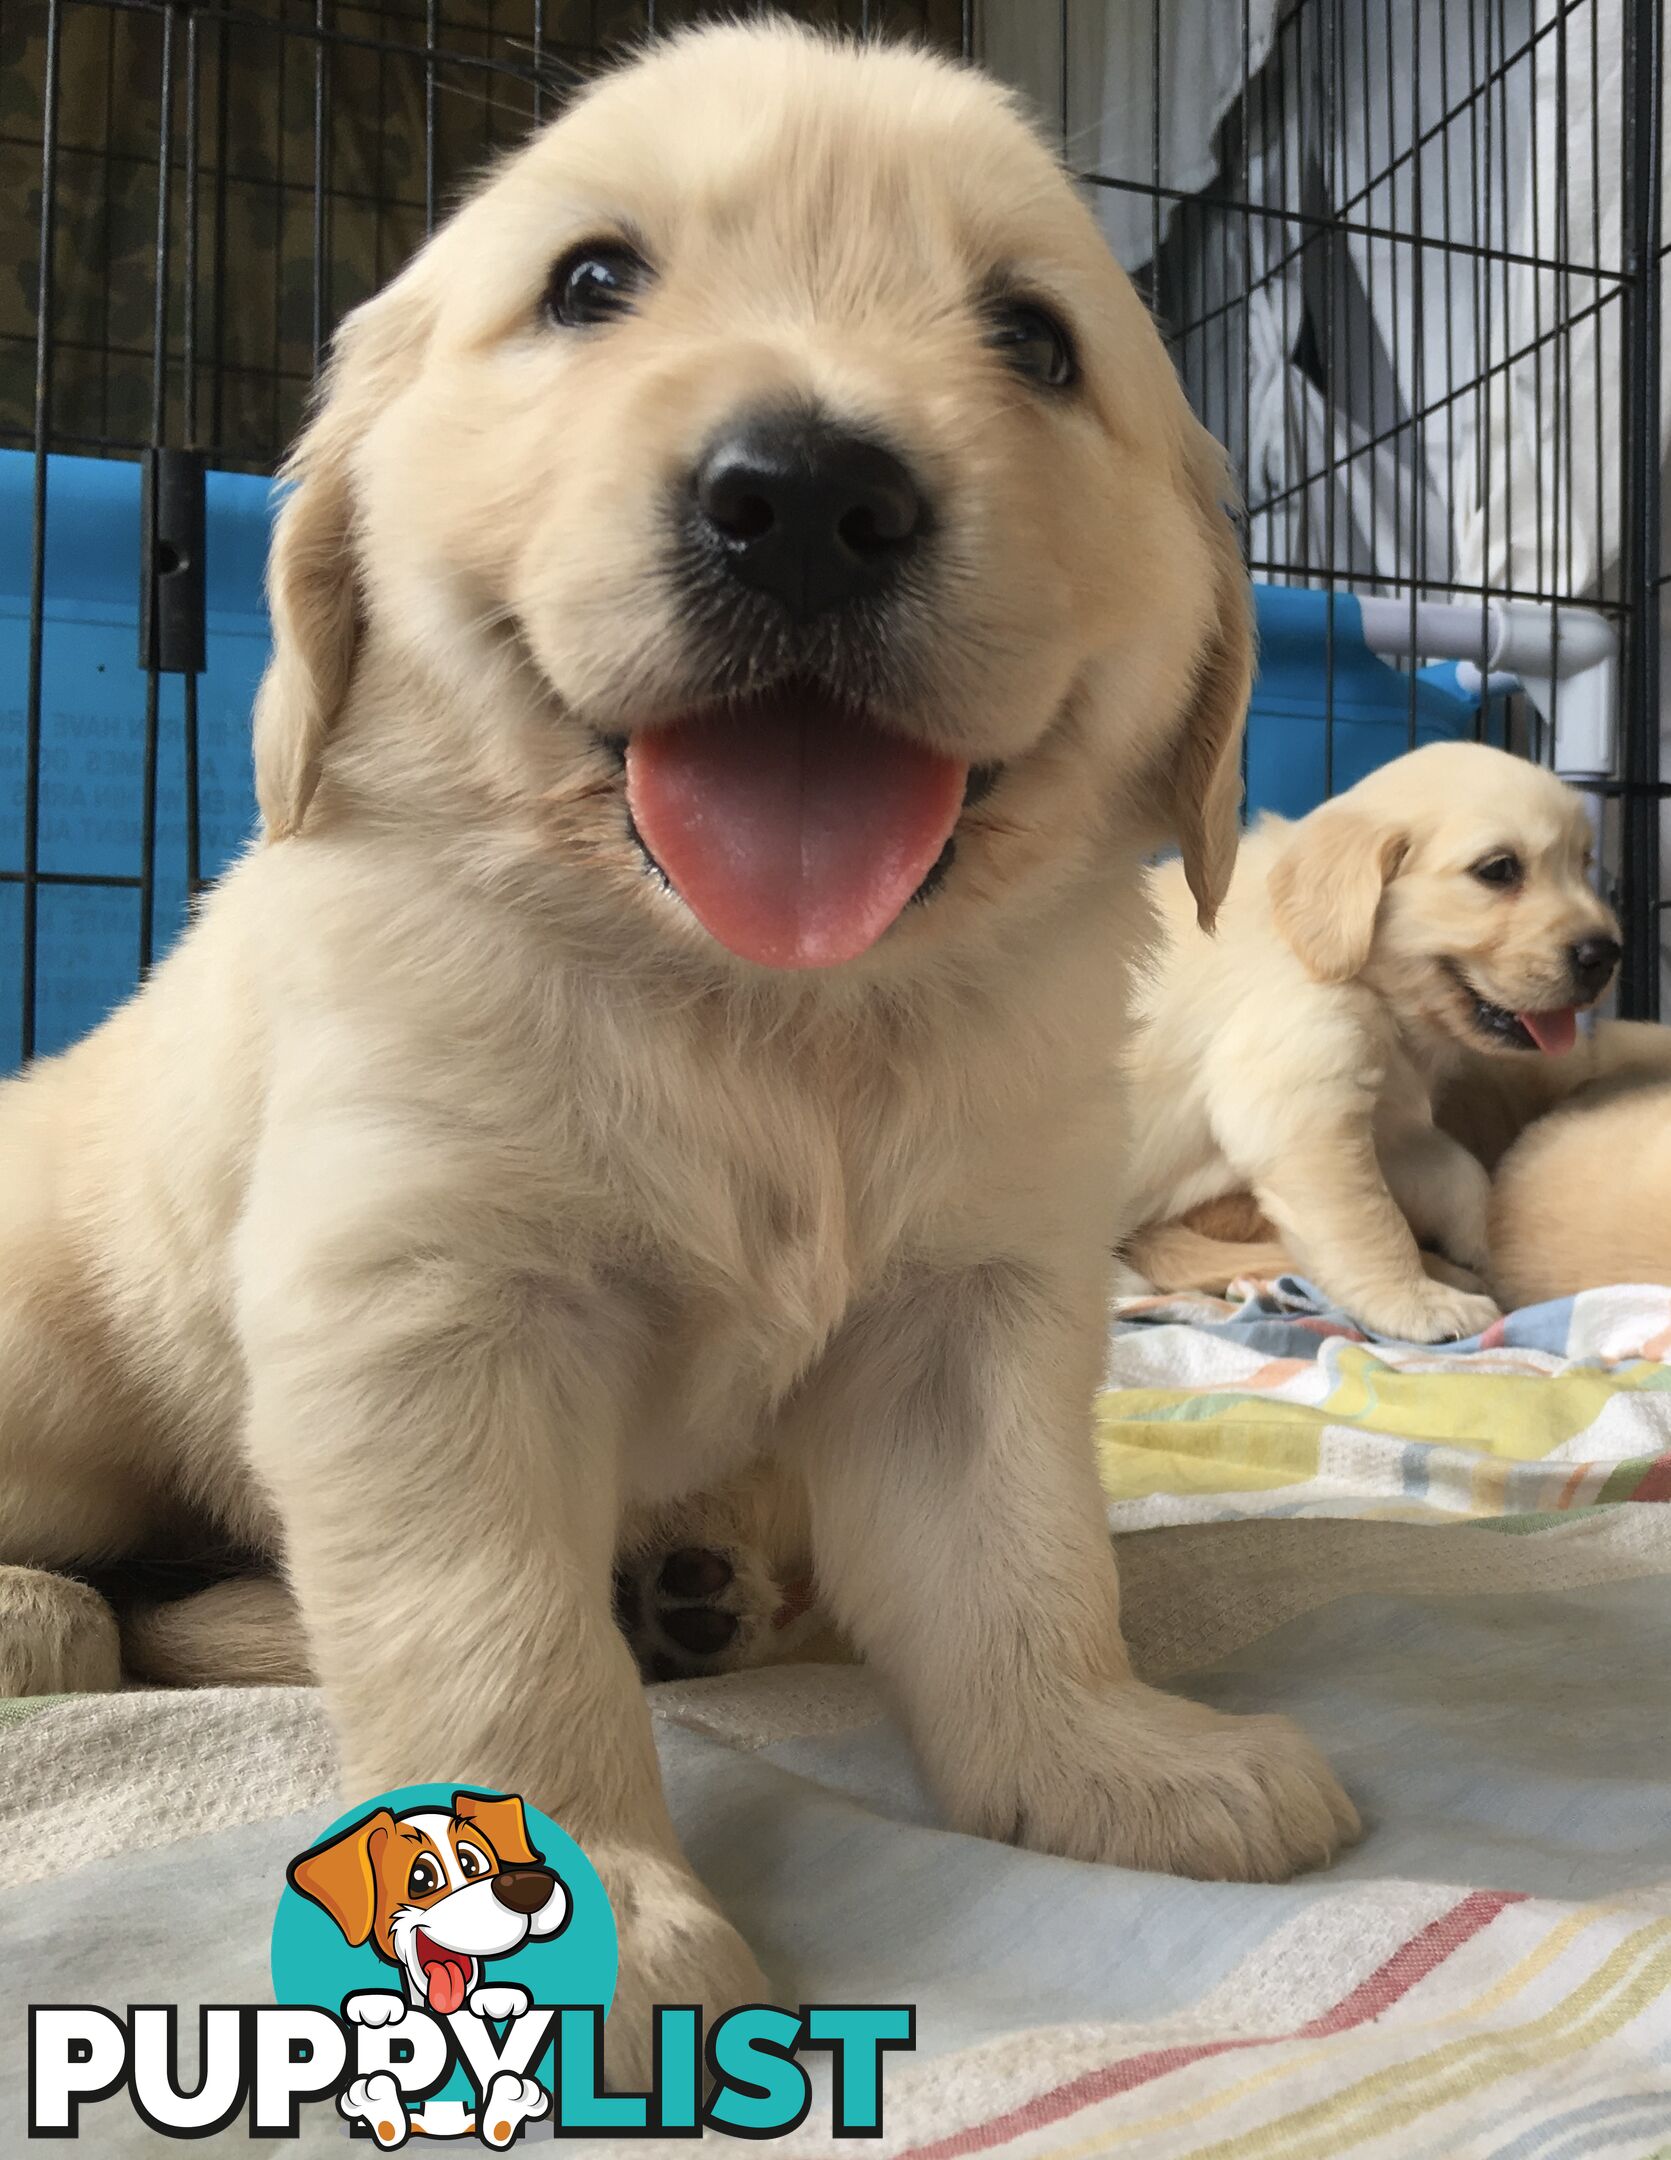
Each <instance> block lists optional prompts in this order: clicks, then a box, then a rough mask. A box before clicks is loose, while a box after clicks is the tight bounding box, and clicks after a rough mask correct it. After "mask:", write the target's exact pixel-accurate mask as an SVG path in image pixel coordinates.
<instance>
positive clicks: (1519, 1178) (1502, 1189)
mask: <svg viewBox="0 0 1671 2160" xmlns="http://www.w3.org/2000/svg"><path fill="white" fill-rule="evenodd" d="M1656 1032H1658V1033H1668V1034H1671V1031H1667V1030H1656ZM1491 1272H1492V1280H1493V1281H1494V1282H1495V1283H1496V1285H1497V1289H1498V1294H1499V1295H1500V1296H1501V1297H1502V1298H1504V1299H1505V1300H1506V1301H1508V1300H1512V1302H1513V1303H1514V1304H1516V1305H1536V1304H1540V1303H1541V1302H1542V1301H1543V1300H1544V1299H1546V1298H1559V1297H1571V1296H1572V1295H1573V1294H1574V1293H1575V1292H1577V1291H1579V1290H1599V1289H1602V1288H1605V1286H1606V1285H1607V1284H1609V1283H1671V1085H1668V1084H1667V1083H1666V1081H1665V1080H1664V1079H1661V1080H1659V1081H1657V1082H1649V1081H1644V1080H1643V1079H1642V1078H1640V1077H1639V1076H1626V1077H1625V1078H1622V1079H1619V1080H1616V1081H1614V1082H1612V1083H1604V1084H1601V1085H1598V1086H1597V1087H1595V1088H1592V1089H1586V1090H1585V1092H1584V1093H1583V1094H1581V1095H1578V1096H1576V1097H1575V1098H1574V1099H1573V1101H1571V1102H1570V1103H1567V1104H1565V1105H1564V1106H1563V1107H1562V1108H1561V1109H1560V1110H1557V1111H1555V1112H1553V1113H1552V1114H1551V1115H1550V1116H1548V1117H1545V1118H1540V1119H1539V1120H1538V1121H1537V1123H1536V1124H1534V1125H1532V1126H1530V1127H1529V1128H1528V1130H1527V1131H1526V1132H1525V1133H1524V1134H1523V1136H1522V1137H1521V1139H1520V1140H1519V1141H1517V1142H1516V1144H1515V1145H1514V1146H1513V1147H1512V1148H1510V1150H1509V1151H1508V1153H1507V1154H1506V1155H1505V1156H1504V1158H1503V1160H1502V1162H1501V1163H1500V1164H1499V1166H1498V1169H1497V1174H1496V1176H1495V1177H1494V1178H1493V1180H1492V1185H1491Z"/></svg>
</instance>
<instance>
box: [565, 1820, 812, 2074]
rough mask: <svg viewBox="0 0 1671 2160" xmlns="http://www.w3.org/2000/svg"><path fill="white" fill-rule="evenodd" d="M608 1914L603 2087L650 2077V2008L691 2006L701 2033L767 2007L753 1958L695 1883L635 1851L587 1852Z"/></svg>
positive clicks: (767, 1995) (762, 1981) (685, 1874)
mask: <svg viewBox="0 0 1671 2160" xmlns="http://www.w3.org/2000/svg"><path fill="white" fill-rule="evenodd" d="M591 1857H592V1860H593V1862H594V1864H595V1865H596V1866H597V1868H598V1872H599V1874H600V1875H602V1877H603V1879H604V1887H605V1889H607V1891H608V1892H609V1898H610V1903H611V1904H612V1905H613V1907H614V1909H615V1919H616V1925H617V1928H618V1930H619V1934H620V1956H621V1962H620V1966H619V1969H618V1971H617V1974H616V1980H615V2000H614V2003H613V2004H612V2006H611V2008H610V2012H609V2016H608V2019H607V2021H606V2022H605V2025H604V2029H603V2051H604V2070H605V2075H606V2077H607V2079H608V2082H609V2084H610V2085H611V2086H612V2087H614V2088H616V2089H618V2090H624V2091H627V2092H642V2091H644V2090H645V2089H646V2086H647V2083H648V2080H649V2078H650V2076H651V2073H652V2068H653V2064H652V2052H651V2032H652V2018H651V2013H652V2011H653V2010H654V2008H655V2006H656V2004H657V2003H699V2004H700V2005H701V2006H702V2023H703V2027H704V2029H705V2030H706V2029H708V2028H710V2027H711V2026H712V2025H713V2024H714V2022H715V2020H716V2019H718V2018H719V2017H721V2016H723V2015H724V2013H725V2012H726V2011H727V2010H734V2009H735V2008H736V2007H737V2005H738V2004H739V2003H756V2002H769V2001H770V2000H771V1996H770V1993H769V1991H768V1989H767V1985H766V1979H765V1975H764V1974H763V1973H762V1972H761V1970H760V1967H759V1966H758V1965H757V1964H756V1963H755V1961H754V1953H753V1952H752V1951H751V1950H750V1949H749V1946H748V1944H747V1943H746V1942H744V1940H743V1938H742V1937H741V1936H740V1935H739V1934H738V1933H737V1930H736V1929H735V1928H734V1927H733V1926H732V1925H731V1923H730V1921H729V1920H727V1919H726V1918H725V1916H724V1914H723V1913H722V1912H721V1911H720V1910H719V1907H718V1906H717V1905H715V1903H714V1902H713V1900H712V1898H710V1897H709V1895H708V1893H707V1892H706V1891H705V1890H704V1889H703V1888H702V1886H701V1884H700V1883H699V1882H697V1880H696V1878H695V1877H694V1876H693V1875H691V1874H689V1873H688V1872H687V1871H686V1870H684V1869H683V1868H681V1867H679V1866H677V1865H676V1864H674V1863H672V1862H669V1861H665V1860H661V1859H657V1858H651V1857H647V1856H646V1855H645V1854H643V1853H639V1852H635V1853H631V1854H624V1855H622V1856H621V1857H620V1858H619V1860H616V1859H614V1858H612V1856H610V1855H609V1854H607V1853H605V1854H603V1855H601V1856H600V1854H599V1853H598V1852H597V1851H595V1850H594V1851H593V1852H592V1855H591Z"/></svg>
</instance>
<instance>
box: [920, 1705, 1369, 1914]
mask: <svg viewBox="0 0 1671 2160" xmlns="http://www.w3.org/2000/svg"><path fill="white" fill-rule="evenodd" d="M993 1768H994V1771H995V1772H996V1776H995V1780H994V1784H993V1787H992V1789H991V1791H990V1793H989V1794H988V1795H986V1796H985V1799H984V1804H982V1805H980V1806H979V1807H978V1808H977V1809H976V1811H975V1813H976V1815H977V1818H978V1819H977V1820H975V1821H973V1822H968V1821H964V1822H960V1824H959V1827H960V1828H962V1827H969V1828H976V1829H980V1830H982V1831H983V1832H984V1833H985V1834H986V1835H989V1836H998V1837H1002V1838H1005V1839H1007V1840H1008V1841H1009V1842H1011V1843H1014V1844H1020V1845H1026V1846H1029V1847H1031V1848H1032V1849H1033V1850H1035V1851H1038V1852H1049V1853H1057V1854H1060V1855H1061V1856H1062V1857H1064V1858H1066V1859H1071V1860H1099V1861H1103V1862H1106V1863H1109V1864H1112V1865H1114V1866H1117V1867H1131V1868H1142V1869H1145V1870H1147V1871H1149V1872H1152V1873H1155V1874H1163V1875H1188V1876H1194V1877H1196V1878H1197V1879H1199V1880H1201V1881H1204V1882H1286V1881H1287V1880H1288V1878H1289V1877H1290V1876H1292V1875H1297V1874H1299V1873H1300V1872H1301V1871H1302V1870H1304V1869H1306V1868H1313V1867H1321V1866H1323V1865H1324V1864H1325V1863H1326V1862H1328V1861H1330V1860H1332V1859H1333V1858H1334V1857H1335V1855H1336V1854H1337V1853H1338V1852H1340V1850H1341V1849H1342V1848H1343V1847H1344V1846H1346V1845H1349V1844H1351V1843H1352V1842H1353V1841H1354V1840H1355V1839H1356V1838H1357V1837H1358V1835H1359V1832H1360V1824H1359V1821H1358V1812H1357V1809H1356V1808H1355V1807H1354V1806H1353V1805H1352V1803H1351V1801H1350V1800H1349V1799H1348V1798H1347V1797H1346V1795H1345V1793H1344V1792H1343V1791H1342V1790H1341V1788H1340V1786H1339V1784H1338V1783H1337V1781H1336V1779H1335V1776H1334V1773H1333V1772H1332V1771H1331V1770H1330V1768H1329V1766H1328V1764H1327V1763H1326V1762H1325V1761H1324V1760H1323V1758H1322V1756H1321V1755H1319V1754H1318V1752H1317V1750H1316V1749H1315V1748H1314V1747H1313V1746H1312V1744H1311V1742H1310V1741H1309V1740H1308V1739H1307V1738H1306V1737H1305V1735H1304V1734H1303V1733H1302V1732H1301V1731H1300V1730H1299V1728H1298V1727H1297V1726H1295V1725H1291V1724H1290V1723H1289V1722H1288V1720H1287V1719H1286V1718H1280V1717H1227V1716H1225V1715H1224V1714H1223V1713H1222V1712H1220V1711H1217V1710H1209V1709H1207V1708H1206V1707H1205V1706H1204V1705H1203V1704H1201V1703H1195V1702H1190V1701H1187V1700H1186V1699H1185V1698H1183V1697H1182V1696H1176V1695H1165V1694H1162V1693H1161V1692H1160V1691H1159V1690H1158V1689H1156V1688H1149V1687H1144V1686H1142V1685H1141V1684H1140V1683H1139V1682H1137V1681H1129V1682H1126V1683H1124V1684H1123V1685H1118V1686H1112V1687H1109V1688H1108V1689H1107V1690H1105V1691H1101V1692H1098V1693H1096V1694H1094V1695H1082V1696H1078V1697H1076V1698H1075V1700H1074V1703H1073V1705H1072V1706H1071V1707H1070V1708H1069V1710H1068V1712H1067V1714H1066V1716H1065V1717H1064V1718H1063V1719H1062V1720H1061V1721H1060V1723H1059V1724H1058V1725H1057V1726H1056V1727H1055V1729H1054V1730H1053V1731H1046V1732H1045V1733H1043V1734H1041V1735H1040V1736H1039V1737H1038V1739H1036V1740H1035V1741H1033V1742H1032V1743H1030V1744H1028V1745H1025V1746H1023V1747H1022V1748H1021V1749H1020V1750H1018V1751H1016V1756H1015V1758H1014V1759H1012V1761H1011V1763H1010V1764H1009V1765H1008V1766H1007V1767H1003V1768H1000V1767H999V1766H998V1765H997V1764H996V1763H995V1764H994V1765H993ZM963 1812H965V1813H966V1812H967V1811H963Z"/></svg>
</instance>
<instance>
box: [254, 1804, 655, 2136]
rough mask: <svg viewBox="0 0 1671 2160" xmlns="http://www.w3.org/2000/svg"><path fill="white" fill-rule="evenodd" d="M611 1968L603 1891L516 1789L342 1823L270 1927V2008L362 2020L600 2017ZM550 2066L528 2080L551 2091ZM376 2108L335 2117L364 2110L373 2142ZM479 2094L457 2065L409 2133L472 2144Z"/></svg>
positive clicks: (303, 1858) (291, 1886)
mask: <svg viewBox="0 0 1671 2160" xmlns="http://www.w3.org/2000/svg"><path fill="white" fill-rule="evenodd" d="M616 1963H617V1945H616V1935H615V1916H614V1913H613V1912H612V1911H611V1910H610V1904H609V1898H608V1895H607V1894H606V1892H605V1890H604V1887H603V1884H602V1883H601V1882H600V1881H599V1879H598V1874H597V1871H596V1869H595V1868H594V1867H593V1866H592V1864H591V1862H590V1861H589V1860H588V1859H587V1857H586V1855H585V1854H584V1853H583V1852H582V1851H581V1849H580V1847H579V1846H578V1845H577V1844H576V1843H575V1841H574V1839H573V1838H571V1837H570V1836H569V1834H568V1832H567V1831H566V1830H564V1829H562V1828H561V1827H560V1826H559V1825H558V1824H557V1823H555V1822H553V1821H552V1820H551V1818H550V1816H548V1815H544V1814H542V1813H541V1812H540V1811H539V1809H537V1808H533V1807H529V1806H528V1805H527V1804H526V1803H525V1802H524V1801H523V1800H522V1799H521V1798H520V1797H519V1796H518V1795H516V1794H514V1793H501V1792H494V1791H489V1790H481V1789H476V1788H470V1789H466V1788H463V1787H459V1786H454V1785H407V1786H402V1787H401V1788H400V1789H399V1790H398V1791H396V1792H388V1793H384V1794H382V1795H380V1796H379V1797H378V1798H377V1799H375V1800H371V1801H366V1802H364V1803H362V1804H361V1805H360V1806H358V1807H354V1808H350V1809H349V1810H348V1811H347V1812H346V1813H345V1814H343V1815H339V1816H338V1817H337V1819H336V1821H335V1822H333V1823H332V1824H331V1825H330V1827H329V1829H328V1830H326V1831H325V1832H324V1834H323V1835H322V1836H321V1837H319V1838H317V1839H316V1840H315V1841H314V1843H313V1844H312V1845H310V1846H309V1847H308V1848H307V1850H306V1851H305V1852H302V1853H298V1854H297V1855H296V1857H295V1858H294V1859H293V1860H292V1861H291V1862H290V1865H289V1867H288V1869H287V1870H286V1881H285V1886H284V1890H283V1892H282V1894H281V1895H280V1898H279V1904H278V1913H277V1916H276V1917H275V1919H274V1922H273V1941H272V1974H273V1994H274V1998H275V2000H276V2001H278V2002H280V2003H296V2004H306V2005H308V2006H310V2007H313V2008H317V2009H322V2010H328V2011H331V2012H332V2013H337V2014H341V2015H343V2016H345V2017H347V2018H349V2019H350V2020H351V2021H353V2022H355V2023H359V2024H363V2025H372V2026H378V2025H387V2026H390V2027H392V2026H393V2024H394V2021H395V2020H397V2019H398V2018H400V2017H401V2016H402V2015H403V2014H404V2013H405V2012H406V2011H407V2010H421V2011H424V2012H426V2013H427V2014H428V2016H429V2017H430V2018H432V2019H437V2020H439V2021H441V2022H442V2023H443V2024H446V2023H447V2022H448V2021H449V2020H451V2019H455V2018H458V2017H460V2016H463V2017H467V2018H468V2017H473V2016H474V2017H486V2018H488V2019H490V2020H493V2021H495V2023H497V2022H498V2021H501V2020H503V2019H505V2018H507V2017H511V2016H513V2015H515V2014H517V2013H518V2011H519V2010H520V2009H523V2008H526V2007H527V2005H528V2004H533V2005H536V2006H539V2007H542V2008H568V2007H570V2006H576V2007H586V2006H596V2008H597V2009H598V2010H599V2011H601V2012H602V2013H603V2014H604V2015H606V2016H607V2014H608V2011H609V2006H610V2004H611V2002H612V2001H613V1999H614V1994H615V1972H616ZM551 2068H552V2065H551V2054H550V2050H549V2048H548V2049H547V2050H546V2052H545V2054H544V2055H543V2056H542V2057H541V2058H540V2060H539V2062H537V2063H533V2064H529V2065H528V2066H527V2070H528V2076H529V2078H531V2079H539V2080H541V2081H542V2082H544V2083H545V2084H547V2085H549V2083H550V2080H551ZM363 2082H364V2081H362V2083H363ZM528 2099H529V2103H530V2105H531V2106H532V2105H533V2104H534V2103H533V2093H532V2090H531V2089H530V2091H529V2093H528ZM376 2100H377V2094H376V2092H373V2093H372V2094H371V2095H370V2097H369V2099H368V2098H367V2097H366V2095H365V2094H363V2093H356V2092H355V2091H354V2090H352V2089H351V2091H350V2093H349V2094H347V2095H345V2096H344V2102H343V2112H344V2113H345V2114H350V2115H352V2114H353V2113H355V2112H356V2111H357V2110H359V2107H360V2103H361V2102H364V2108H363V2113H364V2119H365V2121H366V2123H367V2126H368V2128H369V2129H370V2131H371V2134H372V2136H373V2137H374V2138H376V2139H377V2141H378V2142H383V2140H382V2139H381V2137H379V2135H378V2133H379V2129H380V2127H381V2125H380V2124H379V2123H378V2122H377V2120H376V2117H377V2115H378V2112H379V2110H378V2108H377V2106H376ZM473 2100H474V2093H473V2088H472V2086H471V2083H470V2080H469V2077H468V2076H467V2074H466V2072H465V2070H464V2068H463V2066H462V2064H461V2063H456V2062H455V2063H454V2064H453V2066H452V2068H451V2071H450V2073H449V2075H448V2076H447V2078H446V2079H445V2081H444V2082H443V2083H442V2084H441V2085H440V2086H439V2087H438V2088H437V2089H436V2090H435V2092H434V2093H433V2094H430V2095H426V2096H425V2097H424V2116H425V2117H427V2118H428V2119H427V2120H422V2121H421V2123H420V2118H417V2117H415V2118H414V2120H413V2127H414V2128H418V2127H420V2126H421V2127H422V2128H424V2129H425V2130H426V2131H427V2132H428V2134H429V2135H431V2136H442V2137H445V2136H449V2135H450V2136H468V2135H470V2134H471V2131H472V2129H473V2120H467V2116H468V2115H469V2110H470V2107H471V2105H472V2104H473ZM350 2103H353V2104H352V2105H351V2104H350ZM495 2142H496V2141H495Z"/></svg>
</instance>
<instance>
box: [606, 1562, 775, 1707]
mask: <svg viewBox="0 0 1671 2160" xmlns="http://www.w3.org/2000/svg"><path fill="white" fill-rule="evenodd" d="M782 1604H783V1592H782V1591H781V1590H780V1589H779V1587H778V1585H777V1583H776V1582H774V1581H773V1579H772V1577H771V1576H770V1575H769V1574H768V1573H767V1571H766V1569H765V1567H764V1566H763V1565H762V1563H761V1561H760V1558H759V1556H758V1555H757V1554H755V1553H752V1552H748V1551H745V1550H743V1549H742V1548H740V1547H737V1546H703V1545H678V1546H674V1547H672V1548H671V1549H670V1548H668V1547H665V1546H652V1547H649V1548H647V1549H645V1550H643V1551H640V1552H635V1553H629V1554H625V1555H623V1556H622V1559H621V1560H620V1562H619V1564H618V1565H617V1567H616V1570H615V1618H616V1623H617V1625H618V1626H619V1627H620V1629H621V1632H622V1633H623V1634H624V1635H625V1636H626V1638H627V1641H628V1642H629V1643H630V1644H631V1646H632V1653H633V1656H634V1657H635V1658H636V1659H637V1660H638V1669H639V1671H640V1672H641V1673H642V1674H643V1675H644V1677H645V1679H646V1680H696V1679H701V1678H703V1677H705V1676H706V1675H708V1674H710V1673H722V1672H741V1671H743V1670H744V1669H745V1668H746V1667H747V1666H750V1665H761V1664H764V1663H765V1662H766V1660H767V1658H768V1657H769V1656H770V1655H771V1652H772V1646H773V1628H772V1623H773V1620H774V1618H775V1616H776V1614H777V1613H778V1611H779V1609H780V1607H781V1606H782Z"/></svg>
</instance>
